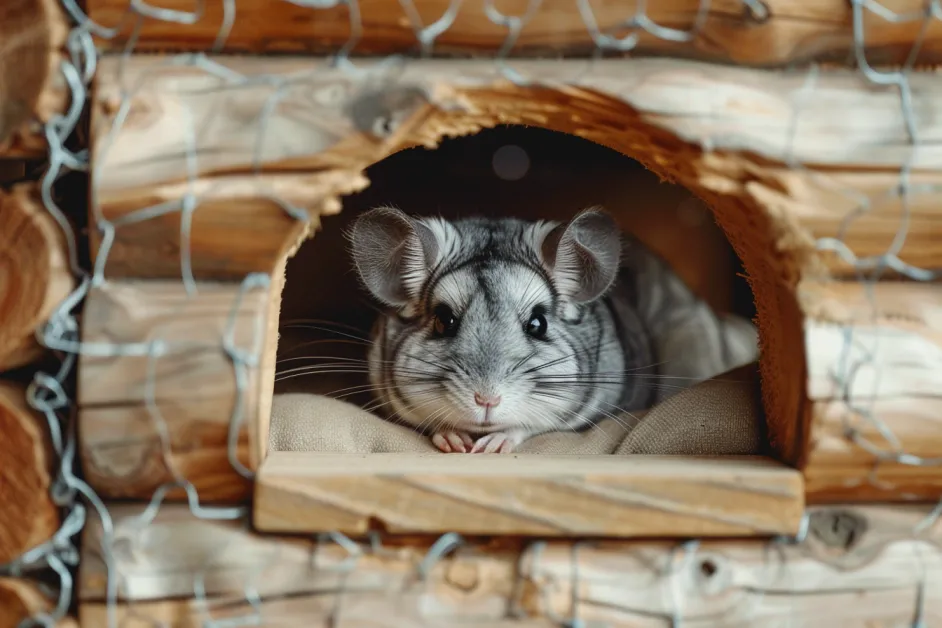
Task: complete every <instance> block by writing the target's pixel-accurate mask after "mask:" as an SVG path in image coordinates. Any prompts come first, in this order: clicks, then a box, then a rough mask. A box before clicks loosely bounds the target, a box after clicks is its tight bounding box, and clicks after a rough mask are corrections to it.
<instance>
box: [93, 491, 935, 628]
mask: <svg viewBox="0 0 942 628" xmlns="http://www.w3.org/2000/svg"><path fill="white" fill-rule="evenodd" d="M142 509H143V507H142V506H140V505H133V506H117V505H113V506H111V511H112V514H113V516H114V517H115V521H116V535H117V538H118V539H119V544H118V547H120V551H118V552H117V553H116V566H117V574H119V575H120V577H121V578H122V582H123V583H124V585H125V587H126V588H125V590H124V600H123V602H122V603H121V604H119V605H118V607H117V615H118V617H119V618H121V619H123V620H124V621H125V622H126V623H123V624H122V625H126V626H133V627H135V628H136V627H137V626H147V625H152V623H148V621H151V622H152V621H153V620H163V621H165V622H166V624H165V625H167V626H169V627H172V628H179V627H183V626H186V627H188V628H189V627H191V626H192V627H194V628H195V627H197V626H200V625H202V623H203V622H204V621H205V620H206V619H207V613H208V616H210V617H212V618H213V619H217V620H222V619H227V618H233V617H246V618H255V619H257V620H258V621H260V622H261V623H262V624H263V625H266V626H289V625H297V624H299V623H300V622H301V621H302V618H303V622H304V625H310V626H318V627H320V626H329V625H338V626H345V625H368V626H375V627H376V628H394V627H395V628H400V627H405V628H411V627H413V626H415V627H418V626H424V627H428V626H432V627H435V628H439V627H440V628H447V627H451V626H460V625H474V626H489V627H490V626H495V627H497V628H512V627H520V628H536V627H537V626H539V627H540V628H555V627H557V626H559V625H560V623H561V622H562V621H565V620H569V619H573V618H578V619H580V620H582V621H583V622H584V623H585V625H587V626H596V625H598V626H608V627H611V628H662V627H663V626H664V625H665V623H667V622H669V621H670V619H671V618H672V617H676V619H677V620H678V621H681V622H683V625H685V626H696V627H698V628H706V627H711V628H712V627H719V628H733V627H742V626H757V625H761V626H772V627H783V628H784V627H785V626H794V625H800V626H808V627H809V628H830V626H833V625H834V624H835V623H838V624H839V625H841V626H847V627H848V628H858V627H859V628H864V627H866V628H874V627H876V626H879V627H885V628H889V627H890V626H900V625H908V624H909V623H910V622H912V618H913V616H914V613H915V612H916V608H917V600H918V598H919V596H920V592H921V594H922V596H923V597H922V607H921V609H922V613H923V615H922V616H923V618H924V620H925V622H926V625H934V623H936V622H937V621H939V620H940V619H942V595H940V592H942V588H940V587H939V586H938V585H939V583H940V581H942V552H940V550H939V546H938V545H939V541H940V539H942V525H940V524H939V523H938V522H935V523H932V522H931V521H929V522H928V525H927V526H926V527H925V529H922V530H920V531H918V532H917V533H915V534H914V529H915V528H916V527H917V526H919V525H920V523H922V522H924V521H925V516H926V515H927V514H928V511H929V510H930V507H863V508H860V507H855V508H841V507H818V508H812V509H811V510H810V511H809V515H810V521H811V525H810V526H809V532H808V534H807V535H806V536H805V537H804V539H803V540H802V541H801V542H798V543H783V542H777V541H772V542H768V541H764V540H760V539H732V540H704V541H702V542H701V543H699V545H692V544H686V545H685V544H684V543H683V542H676V541H675V542H664V541H633V542H626V541H619V542H567V541H561V540H554V541H549V542H546V543H544V542H532V543H520V542H516V543H506V544H503V545H494V544H488V543H482V542H480V541H475V540H468V541H466V542H465V543H464V544H463V545H462V546H460V547H458V548H456V549H454V550H453V551H451V552H448V553H447V554H446V555H444V556H442V557H441V558H440V559H439V560H428V559H427V554H428V550H429V549H430V547H429V543H430V541H427V540H426V541H419V542H410V543H405V544H395V543H394V544H390V543H389V541H387V542H386V543H382V542H381V543H380V544H379V545H378V546H371V545H370V544H368V543H360V542H356V543H353V544H352V547H351V548H350V550H348V549H345V548H342V547H340V546H339V545H337V544H336V543H333V542H331V541H330V540H325V541H324V542H317V541H315V540H313V539H305V538H303V537H284V536H274V535H257V534H253V533H252V532H250V531H248V530H247V529H246V528H245V526H244V524H243V523H242V522H218V521H217V522H214V521H206V520H199V519H196V518H195V517H193V516H192V515H190V514H189V512H188V511H187V510H186V508H185V507H184V506H177V505H168V506H167V507H165V508H162V509H161V511H160V513H159V514H158V515H157V519H156V521H155V522H154V523H153V524H151V525H150V526H149V527H147V528H145V531H141V530H140V529H139V528H135V525H134V518H135V517H138V516H139V515H140V514H141V513H142ZM157 538H160V539H163V540H165V541H166V542H165V543H154V542H153V540H154V539H157ZM82 548H83V557H82V562H81V563H80V569H81V572H80V574H79V579H78V581H79V586H80V591H79V608H80V615H81V619H82V622H83V625H102V624H103V623H104V622H103V618H104V616H105V610H104V609H105V607H104V604H103V600H104V599H105V578H104V570H103V567H104V566H103V563H102V561H101V559H100V557H99V554H100V549H99V548H100V526H99V524H98V522H97V521H91V522H89V526H88V527H86V529H85V536H84V542H83V544H82ZM377 548H378V549H377ZM351 551H352V553H351ZM420 566H424V567H425V568H424V570H422V571H420ZM420 574H424V575H420ZM200 576H201V577H202V581H203V582H204V583H205V587H206V600H205V603H202V604H201V602H200V601H199V600H197V599H194V597H193V592H192V591H193V589H192V587H193V582H194V580H195V579H196V578H197V577H200ZM247 585H251V586H252V587H253V588H254V590H255V591H257V593H258V597H259V602H258V605H257V610H256V609H254V608H253V607H252V606H250V605H249V603H248V602H247V600H246V597H245V588H246V586H247Z"/></svg>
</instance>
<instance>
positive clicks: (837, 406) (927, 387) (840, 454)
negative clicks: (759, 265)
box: [800, 280, 942, 503]
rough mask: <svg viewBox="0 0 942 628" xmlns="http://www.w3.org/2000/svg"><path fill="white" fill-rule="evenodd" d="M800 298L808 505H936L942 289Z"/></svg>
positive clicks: (843, 287)
mask: <svg viewBox="0 0 942 628" xmlns="http://www.w3.org/2000/svg"><path fill="white" fill-rule="evenodd" d="M800 295H801V298H802V304H803V308H804V311H805V313H806V315H807V316H808V317H809V319H808V322H807V325H806V327H807V355H808V364H809V373H808V376H809V381H808V395H809V398H810V404H811V410H810V412H811V415H812V417H813V419H812V424H811V438H810V452H809V454H808V464H807V466H806V467H805V469H804V474H805V478H806V490H807V494H808V499H809V501H812V502H815V503H822V502H827V501H834V500H841V501H877V500H883V501H887V500H907V499H909V500H911V499H923V500H935V499H937V498H938V495H939V494H940V491H942V436H940V435H942V429H940V428H942V391H940V389H939V382H940V381H942V286H940V285H939V284H937V283H921V282H889V281H887V282H879V283H876V284H873V285H872V286H868V285H867V284H861V283H854V282H820V281H818V282H816V281H811V280H806V281H803V282H802V285H801V289H800ZM848 343H849V344H848ZM920 459H925V462H926V463H923V462H922V461H921V460H920Z"/></svg>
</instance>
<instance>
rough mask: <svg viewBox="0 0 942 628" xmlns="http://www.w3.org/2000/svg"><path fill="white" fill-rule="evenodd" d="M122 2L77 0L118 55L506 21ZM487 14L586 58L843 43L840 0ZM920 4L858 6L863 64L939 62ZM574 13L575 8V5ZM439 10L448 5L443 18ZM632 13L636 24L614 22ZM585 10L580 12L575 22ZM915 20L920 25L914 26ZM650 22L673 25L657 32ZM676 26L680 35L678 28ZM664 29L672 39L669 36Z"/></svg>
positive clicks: (426, 11)
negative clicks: (614, 49) (622, 41)
mask: <svg viewBox="0 0 942 628" xmlns="http://www.w3.org/2000/svg"><path fill="white" fill-rule="evenodd" d="M131 4H132V3H131V2H130V0H88V12H89V15H90V16H91V18H92V19H94V20H96V21H97V22H99V23H101V24H104V25H108V26H114V27H118V29H119V33H118V34H117V36H115V37H114V38H112V39H107V40H103V41H101V42H99V43H100V44H101V45H103V46H104V47H105V48H106V49H108V50H112V51H121V50H123V49H124V47H125V46H126V45H127V42H128V39H129V36H130V35H131V33H132V32H134V30H133V29H134V28H136V27H137V26H138V20H139V21H140V24H139V30H138V31H137V32H136V35H137V38H136V40H135V41H134V50H136V51H139V52H147V51H166V50H192V51H206V50H226V51H236V52H252V53H261V52H281V53H285V52H290V53H313V54H330V53H334V52H337V51H339V50H341V49H343V48H344V47H345V46H347V45H348V44H349V45H352V48H351V52H353V53H354V54H364V55H381V54H394V53H412V52H416V51H418V50H419V49H420V45H419V38H418V36H417V33H418V32H419V31H420V30H421V28H422V27H423V26H429V25H431V24H433V23H435V22H436V21H438V20H440V19H441V20H442V22H443V24H444V25H445V26H447V28H444V31H443V32H441V34H439V35H438V36H437V37H436V38H435V39H434V46H433V50H434V52H435V53H436V54H440V55H461V56H466V55H475V56H485V55H494V54H495V53H496V52H497V51H498V50H499V49H500V47H501V46H502V45H503V44H504V42H505V40H507V38H508V33H509V29H508V27H507V26H506V25H503V24H500V23H499V20H498V21H495V20H494V19H492V18H491V17H489V16H488V14H487V12H486V10H485V6H486V4H485V3H482V2H453V1H451V0H410V2H408V3H400V2H397V1H395V0H365V1H363V2H359V3H357V12H356V13H352V12H351V11H350V10H348V8H347V7H346V6H345V5H339V4H338V5H334V6H332V7H330V8H327V9H314V8H312V7H310V6H304V5H302V4H294V3H290V2H283V3H277V4H275V5H272V4H271V3H268V2H265V1H264V0H238V1H237V2H234V3H232V4H231V5H230V10H231V11H232V15H231V18H232V20H233V21H232V23H231V28H225V27H224V23H225V18H226V15H225V11H226V3H224V2H208V3H206V5H205V7H204V9H203V10H202V11H200V12H196V8H195V5H193V4H192V3H191V2H189V1H188V0H166V1H165V2H163V3H162V4H161V5H160V7H161V9H165V10H171V11H177V12H180V13H182V14H184V15H186V16H187V20H186V23H182V24H181V23H180V22H179V21H169V20H163V19H159V17H156V16H153V15H151V16H147V17H143V18H138V16H136V15H134V14H133V12H132V11H131V9H130V7H131ZM493 6H494V8H495V10H496V11H497V13H498V16H499V14H503V15H504V16H513V17H520V18H522V19H523V23H522V25H521V28H520V31H519V33H518V35H517V37H516V41H515V43H514V47H513V54H514V55H515V56H525V55H535V54H540V55H550V56H558V55H560V54H567V55H586V54H589V53H591V52H592V51H593V50H594V49H595V48H596V47H597V43H596V41H597V40H596V39H594V38H593V35H592V31H591V30H590V27H589V26H588V25H589V24H591V23H592V22H594V23H595V25H596V27H597V29H598V31H599V33H605V34H608V35H611V36H614V37H616V38H625V37H627V36H629V35H630V34H631V33H632V32H636V33H638V35H639V37H638V42H637V46H636V47H635V49H634V52H635V53H636V54H641V55H663V56H672V57H688V58H696V59H701V60H708V61H715V62H727V63H729V62H732V63H736V64H740V65H756V66H770V65H784V64H794V63H800V62H806V61H809V60H812V59H819V60H820V59H830V60H837V61H839V62H841V63H843V62H846V61H847V59H848V57H849V56H850V55H851V53H852V49H853V43H854V26H853V9H852V5H851V3H848V2H841V1H839V0H825V1H813V0H802V1H800V2H795V1H794V0H765V1H764V2H761V3H746V2H742V1H741V0H719V1H713V2H710V3H706V2H704V0H667V1H663V0H662V1H659V2H647V3H642V2H641V1H639V0H630V1H627V2H591V3H585V4H584V5H581V6H580V3H578V2H574V1H571V0H542V1H541V2H537V3H528V2H526V1H525V0H510V1H507V2H501V3H499V4H495V5H493ZM925 7H926V5H925V3H924V2H922V1H921V0H896V1H895V2H892V3H890V6H888V7H887V9H888V10H889V11H893V12H895V13H896V14H897V15H899V16H900V19H896V20H889V19H887V18H886V17H885V15H881V14H878V13H876V12H874V11H871V10H862V11H861V17H862V20H861V23H862V30H863V37H862V40H863V42H864V44H865V45H864V50H865V53H866V54H867V56H868V58H869V59H870V61H871V62H872V63H877V62H883V63H901V62H902V61H903V60H905V59H906V58H907V56H908V55H909V54H910V51H911V49H912V47H913V46H914V44H916V42H917V41H918V40H919V38H920V37H922V41H921V54H920V56H919V59H920V60H921V61H923V62H925V63H932V62H938V61H939V60H940V59H942V20H940V19H935V20H933V19H932V18H929V17H928V16H927V15H926V8H925ZM582 9H586V10H587V12H586V13H583V12H582ZM451 10H454V13H453V19H449V18H450V17H452V13H451ZM639 11H643V13H642V15H644V16H645V17H646V18H647V20H649V21H647V22H645V21H643V19H642V20H639V21H638V26H639V27H637V28H634V29H629V28H628V27H627V26H626V25H627V24H629V23H630V21H631V20H632V18H636V16H637V15H638V12H639ZM587 18H588V19H587ZM923 22H926V23H927V26H926V29H925V32H924V33H921V28H922V25H923ZM658 27H662V28H667V29H674V30H675V31H677V32H680V33H681V34H680V36H678V33H677V32H675V33H673V34H669V35H668V36H663V35H661V31H660V30H658ZM686 33H691V34H690V35H687V36H685V35H686ZM671 35H672V36H671Z"/></svg>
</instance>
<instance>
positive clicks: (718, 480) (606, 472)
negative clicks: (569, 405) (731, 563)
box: [253, 452, 804, 537]
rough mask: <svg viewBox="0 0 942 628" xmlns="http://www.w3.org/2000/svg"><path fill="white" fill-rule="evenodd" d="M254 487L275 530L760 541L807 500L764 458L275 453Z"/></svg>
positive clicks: (793, 476)
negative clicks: (737, 537)
mask: <svg viewBox="0 0 942 628" xmlns="http://www.w3.org/2000/svg"><path fill="white" fill-rule="evenodd" d="M255 486H256V488H255V503H254V509H253V513H254V523H255V526H256V528H258V529H259V530H263V531H266V532H314V531H329V530H339V531H341V532H344V533H349V534H364V533H365V532H367V531H368V530H369V529H370V528H371V527H375V526H376V525H380V526H382V527H383V528H384V529H386V530H389V531H390V532H394V533H436V532H442V531H445V530H454V531H456V532H459V533H462V534H522V535H550V536H580V535H582V536H604V535H617V536H632V537H651V536H724V535H725V536H731V535H743V536H754V535H759V536H761V535H769V534H788V533H792V532H795V531H797V529H798V525H799V522H800V520H801V514H802V507H803V503H804V502H803V489H802V485H801V478H800V475H799V474H798V472H796V471H793V470H791V469H788V468H787V467H784V466H781V465H778V464H776V463H774V462H771V461H768V460H762V459H755V460H734V459H729V460H727V459H721V458H717V459H711V460H691V459H687V458H676V457H674V458H671V457H654V456H651V457H649V456H631V457H629V458H622V457H620V456H544V455H540V456H499V455H493V456H491V455H483V454H482V455H480V456H442V455H423V454H411V455H403V454H369V455H355V454H319V453H307V452H302V453H299V452H270V453H269V455H268V458H266V460H265V462H264V463H263V465H262V467H261V470H260V471H259V476H258V478H257V481H256V485H255ZM377 522H378V523H377Z"/></svg>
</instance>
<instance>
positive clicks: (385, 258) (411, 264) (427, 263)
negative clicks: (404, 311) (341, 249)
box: [348, 207, 440, 307]
mask: <svg viewBox="0 0 942 628" xmlns="http://www.w3.org/2000/svg"><path fill="white" fill-rule="evenodd" d="M348 236H349V239H350V242H351V244H352V252H353V261H354V264H355V265H356V269H357V273H358V274H359V276H360V280H361V281H362V282H363V285H364V286H366V289H367V290H369V291H370V293H372V295H373V296H374V297H376V298H377V299H379V300H380V301H382V302H383V303H385V304H387V305H391V306H393V307H401V306H403V305H406V304H407V303H409V302H410V301H412V300H413V299H415V298H416V297H417V296H418V293H419V289H420V288H421V287H422V284H423V283H424V282H425V280H426V279H427V278H428V274H429V271H430V269H431V268H432V265H433V264H434V263H435V261H436V259H437V257H438V253H439V248H440V247H439V242H438V238H437V237H436V234H435V231H434V230H433V229H432V228H430V226H429V225H427V224H426V223H425V222H424V221H422V220H421V219H416V218H411V217H409V216H407V215H406V214H404V213H403V212H402V211H400V210H398V209H395V208H393V207H377V208H376V209H371V210H369V211H367V212H366V213H364V214H362V215H360V217H359V218H357V219H356V220H355V221H354V223H353V227H352V228H351V230H350V233H349V234H348Z"/></svg>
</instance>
